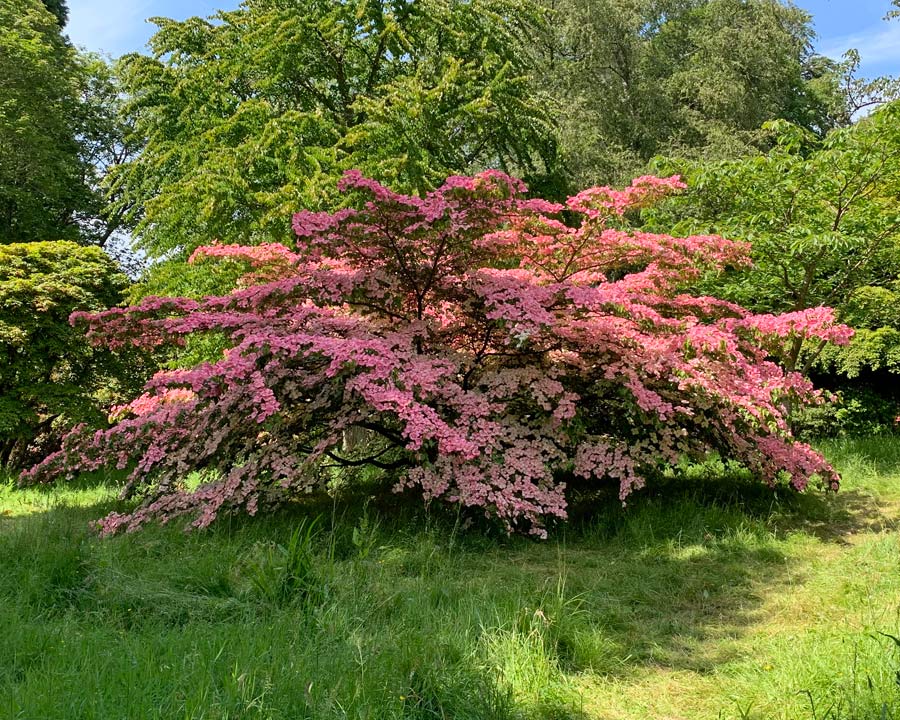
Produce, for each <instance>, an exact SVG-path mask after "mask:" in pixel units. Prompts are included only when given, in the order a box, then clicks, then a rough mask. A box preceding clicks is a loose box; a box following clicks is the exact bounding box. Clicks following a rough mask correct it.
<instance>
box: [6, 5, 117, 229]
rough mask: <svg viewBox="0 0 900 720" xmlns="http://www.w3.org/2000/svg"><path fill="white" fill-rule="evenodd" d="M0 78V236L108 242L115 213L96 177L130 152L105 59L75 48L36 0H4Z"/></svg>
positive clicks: (115, 216) (63, 8) (56, 7)
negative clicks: (124, 151) (110, 212)
mask: <svg viewBox="0 0 900 720" xmlns="http://www.w3.org/2000/svg"><path fill="white" fill-rule="evenodd" d="M53 7H54V8H55V9H56V11H58V12H63V13H64V11H65V5H64V4H63V3H57V4H55V5H54V6H53ZM0 87H2V95H0V243H8V242H30V241H40V240H57V239H69V240H79V241H82V242H87V243H95V244H103V243H105V242H106V240H107V239H108V238H109V237H110V235H111V234H112V233H113V232H114V231H115V229H116V228H117V227H118V224H119V219H120V218H119V217H118V216H117V215H116V214H115V213H113V214H108V213H107V212H106V208H105V198H104V193H103V191H102V190H101V188H100V184H101V180H102V177H103V175H104V174H105V172H106V171H107V169H108V168H109V167H110V166H112V165H113V164H115V163H117V162H120V161H121V160H123V159H124V158H125V157H126V156H127V153H123V148H125V147H127V146H126V145H125V144H124V140H123V132H124V128H123V126H122V123H121V121H120V120H119V119H118V117H117V105H118V91H117V89H116V86H115V82H114V77H113V74H112V71H111V69H110V67H109V66H108V64H107V63H106V62H105V61H104V60H103V59H101V58H100V57H98V56H96V55H90V54H81V53H78V52H76V51H75V49H74V48H73V47H72V46H71V45H70V44H69V42H68V41H67V40H66V38H65V37H63V35H62V34H61V28H60V22H58V17H57V16H54V15H53V14H51V12H50V11H49V10H48V9H47V8H45V6H44V5H43V4H42V3H41V2H40V0H5V1H4V2H3V3H0Z"/></svg>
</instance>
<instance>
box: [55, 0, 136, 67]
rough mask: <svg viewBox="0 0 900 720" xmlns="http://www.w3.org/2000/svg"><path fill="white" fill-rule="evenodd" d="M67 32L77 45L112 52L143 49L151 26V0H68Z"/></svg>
mask: <svg viewBox="0 0 900 720" xmlns="http://www.w3.org/2000/svg"><path fill="white" fill-rule="evenodd" d="M68 4H69V23H68V25H67V26H66V33H67V34H68V36H69V38H70V39H71V40H72V42H73V43H74V44H75V45H79V46H83V47H85V48H87V49H88V50H97V51H103V52H106V53H109V54H111V55H121V54H123V53H126V52H131V51H134V50H140V49H141V48H142V46H143V44H144V43H145V42H146V41H147V38H148V37H149V36H150V34H151V32H152V29H153V28H151V26H149V25H148V24H147V23H146V22H145V19H146V18H147V17H148V16H150V15H152V14H153V13H152V12H149V5H150V3H149V0H69V3H68Z"/></svg>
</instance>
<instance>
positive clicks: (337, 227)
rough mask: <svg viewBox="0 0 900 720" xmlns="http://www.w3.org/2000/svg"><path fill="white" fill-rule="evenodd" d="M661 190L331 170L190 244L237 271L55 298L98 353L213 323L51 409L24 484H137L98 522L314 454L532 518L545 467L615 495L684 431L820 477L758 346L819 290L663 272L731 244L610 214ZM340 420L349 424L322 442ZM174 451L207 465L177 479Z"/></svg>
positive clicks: (252, 507)
mask: <svg viewBox="0 0 900 720" xmlns="http://www.w3.org/2000/svg"><path fill="white" fill-rule="evenodd" d="M682 187H684V186H683V183H681V181H680V180H679V179H678V178H663V179H661V178H653V177H644V178H639V179H638V180H635V181H634V183H633V184H632V185H631V186H630V187H629V188H626V189H625V190H614V189H612V188H591V189H589V190H585V191H584V192H581V193H579V194H578V195H576V196H575V197H573V198H570V199H569V200H568V202H567V203H566V204H565V205H563V204H558V203H552V202H548V201H544V200H539V199H526V198H525V197H524V192H525V188H524V186H523V185H522V184H521V182H520V181H518V180H515V179H513V178H511V177H508V176H507V175H504V174H503V173H500V172H496V171H490V172H486V173H482V174H481V175H477V176H475V177H453V178H449V179H448V180H447V182H446V183H445V184H444V185H443V186H441V187H439V188H438V189H436V190H434V191H433V192H430V193H428V194H427V195H425V196H424V197H416V196H406V195H400V194H397V193H394V192H392V191H391V190H389V189H387V188H385V187H383V186H382V185H380V184H378V183H377V182H375V181H373V180H370V179H368V178H365V177H363V176H362V175H361V174H360V173H358V172H350V173H347V175H346V176H345V177H344V179H343V180H342V181H341V188H342V189H343V190H344V191H346V192H349V193H351V194H352V197H353V201H354V203H355V205H354V207H352V208H348V209H344V210H341V211H339V212H336V213H312V212H306V211H304V212H301V213H299V214H297V215H296V216H295V218H294V223H293V227H294V230H295V232H296V234H297V237H298V242H297V243H296V247H294V248H288V247H286V246H284V245H279V244H272V245H262V246H259V247H239V246H232V245H211V246H208V247H203V248H199V249H198V250H197V251H196V252H195V253H194V254H193V256H192V260H193V261H195V262H199V261H202V262H213V261H215V262H222V261H225V262H241V263H244V264H245V265H246V266H247V268H248V273H249V274H248V275H247V276H246V277H245V278H244V281H243V282H242V284H241V286H240V287H239V288H238V289H236V290H235V291H234V292H232V293H231V294H229V295H227V296H224V297H210V298H206V299H204V300H202V301H193V300H186V299H181V298H147V299H146V300H145V301H144V302H142V303H141V304H140V305H138V306H135V307H127V308H116V309H113V310H108V311H106V312H102V313H97V314H93V315H84V314H77V315H75V316H73V322H78V323H83V324H85V325H86V327H87V332H88V335H89V336H90V338H91V339H92V340H93V341H94V342H95V343H97V344H101V345H106V346H108V347H111V348H117V347H122V346H127V345H135V346H140V347H144V348H153V347H157V346H162V345H165V344H167V343H172V342H175V343H180V342H184V340H185V339H186V338H187V337H188V336H191V335H192V334H195V333H217V334H218V335H220V336H222V337H225V338H227V340H228V344H229V349H228V350H227V351H226V352H225V353H224V354H223V355H222V356H221V357H219V358H216V359H213V360H211V361H209V362H204V363H201V364H198V365H197V366H195V367H192V368H190V369H187V370H179V371H167V372H160V373H158V374H157V375H156V376H155V377H154V378H152V379H151V380H150V382H149V383H148V384H147V387H146V392H145V394H143V395H141V397H139V398H138V399H136V400H135V401H133V402H132V403H130V404H129V405H127V406H125V407H123V408H117V409H115V411H114V414H115V418H116V419H117V422H116V423H115V424H114V425H113V426H112V427H110V428H108V429H104V430H98V431H90V430H87V429H85V428H78V429H76V430H75V431H74V432H72V433H71V434H70V435H68V437H66V439H65V441H64V443H63V447H62V449H61V450H60V451H59V452H57V453H55V454H53V455H51V456H50V457H48V458H47V459H46V460H44V461H43V462H42V463H41V464H39V465H38V466H36V467H34V468H33V469H31V470H30V471H29V472H28V473H26V479H28V480H31V481H36V482H47V481H50V480H53V479H55V478H58V477H60V476H65V475H72V474H74V473H77V472H80V471H85V470H95V469H98V468H102V467H118V468H129V469H130V474H129V476H128V480H127V484H126V486H125V489H124V495H126V496H131V495H138V496H140V497H141V498H142V503H141V504H140V505H139V507H138V508H137V509H136V510H135V511H133V512H131V513H126V514H112V515H110V516H108V517H107V518H105V519H104V520H103V521H102V522H101V529H102V531H103V532H104V533H114V532H117V531H119V530H123V529H126V530H132V529H135V528H137V527H139V526H140V525H142V524H143V523H145V522H147V521H148V520H151V519H161V520H163V521H166V520H169V519H171V518H174V517H178V516H182V515H189V516H191V518H192V522H193V525H195V526H197V527H203V526H206V525H208V524H209V523H210V522H212V521H213V520H214V519H215V518H216V516H217V515H218V514H219V513H221V512H225V511H228V512H232V511H238V510H242V511H246V512H248V513H250V514H253V513H255V512H257V511H258V510H259V509H260V508H265V507H270V506H272V505H273V504H274V503H277V502H279V501H281V500H284V499H285V498H289V497H292V496H296V495H297V494H299V493H304V492H312V491H321V490H322V489H323V488H324V484H325V482H326V481H327V479H328V478H329V477H330V476H329V475H328V473H327V472H326V471H325V470H324V466H327V465H344V466H357V465H370V466H374V467H378V468H382V469H384V470H385V471H387V472H390V473H393V477H394V480H395V489H397V490H401V489H413V490H417V491H418V492H420V493H421V494H422V496H423V497H424V498H425V500H426V501H431V500H442V501H447V502H450V503H456V504H460V505H463V506H466V507H474V508H480V509H482V510H483V511H484V512H485V513H486V514H487V515H489V516H492V517H495V518H498V519H499V520H500V521H501V522H502V523H504V524H505V526H506V527H507V528H508V529H509V530H515V531H524V532H529V533H533V534H536V535H539V536H543V535H544V534H545V532H546V526H547V522H548V520H550V519H564V518H565V517H566V494H565V490H566V479H567V478H580V479H582V480H581V481H585V480H586V481H589V482H596V483H615V484H616V486H617V487H618V490H619V495H620V497H621V498H622V499H624V498H625V497H627V496H628V494H629V493H631V492H632V491H633V490H634V489H636V488H640V487H641V486H642V485H644V484H645V483H646V482H647V481H648V479H650V478H652V477H653V476H654V474H655V473H656V472H658V471H659V470H661V469H662V468H664V467H666V466H667V465H670V464H671V463H674V462H677V461H678V460H679V459H681V458H685V457H687V458H693V459H699V458H704V457H706V456H707V455H708V454H709V453H710V452H717V453H718V454H719V455H720V456H721V457H723V458H726V459H734V460H737V461H739V462H741V463H743V464H745V465H746V466H747V467H749V468H750V469H751V470H752V471H753V472H754V473H756V474H757V475H758V476H759V477H760V479H761V480H762V481H764V482H767V483H770V484H774V483H776V482H778V481H779V480H784V481H787V482H790V483H791V484H792V485H793V486H794V487H795V488H797V489H802V488H804V487H805V486H806V485H807V483H808V482H809V481H810V479H811V478H814V477H817V478H818V479H819V480H820V481H822V482H823V483H824V484H826V485H827V486H829V487H833V488H836V487H837V483H838V477H837V475H836V473H835V472H834V470H833V469H832V468H831V466H830V465H829V464H828V463H827V462H826V461H825V460H824V459H823V458H822V457H821V456H820V455H818V454H817V453H816V452H814V451H813V450H812V449H811V448H809V447H808V446H806V445H803V444H800V443H797V442H796V441H795V440H794V439H793V438H792V437H791V434H790V432H789V429H788V427H787V423H786V419H785V414H784V413H785V411H784V408H785V407H786V405H787V404H788V403H792V404H797V403H803V402H817V401H818V397H819V396H818V393H817V392H816V391H815V390H814V388H813V387H812V386H811V385H810V383H809V382H808V381H807V380H806V379H805V378H803V377H802V376H800V375H798V374H796V373H786V372H784V371H783V370H782V369H781V367H780V366H779V365H778V364H777V362H776V359H775V358H774V357H773V356H772V353H773V352H776V351H775V350H773V348H777V346H778V344H779V343H784V342H787V341H788V340H789V339H790V338H794V337H796V336H798V335H799V336H802V337H816V338H821V339H824V340H828V341H831V342H838V343H841V342H846V341H847V340H848V339H849V336H850V333H851V331H850V330H849V329H848V328H846V327H844V326H842V325H839V324H838V323H837V322H836V321H835V318H834V315H833V313H832V312H831V311H830V310H829V309H827V308H816V309H813V310H809V311H805V312H800V313H791V314H790V315H782V316H768V315H767V316H753V315H750V314H749V313H747V312H746V311H745V310H743V309H742V308H741V307H739V306H737V305H734V304H733V303H728V302H724V301H721V300H718V299H715V298H710V297H697V296H693V295H691V294H689V293H687V292H686V291H685V288H686V287H689V286H690V283H691V282H692V281H694V280H696V279H698V278H699V277H700V275H701V274H702V273H705V272H708V271H710V270H715V269H721V268H725V267H727V266H736V265H746V264H747V263H748V262H749V259H748V248H747V246H746V245H745V244H742V243H738V242H733V241H730V240H727V239H724V238H721V237H715V236H692V237H686V238H679V237H672V236H669V235H663V234H651V233H646V232H641V231H636V230H632V229H630V228H629V227H628V224H627V218H628V217H629V213H630V212H632V211H634V210H636V209H638V208H641V207H644V206H646V205H647V204H649V203H651V202H653V201H655V200H657V199H658V198H660V197H662V196H663V195H665V194H666V193H670V192H673V191H677V190H679V189H680V188H682ZM354 427H357V428H363V429H364V430H365V431H366V434H365V436H364V440H363V441H362V442H361V443H359V444H357V445H356V446H353V445H352V444H351V445H347V444H346V443H345V442H344V438H345V436H346V433H347V431H348V430H350V429H351V428H354ZM192 470H210V471H214V472H211V473H210V476H211V477H213V478H214V479H212V480H210V481H208V482H206V483H204V484H202V485H201V486H200V487H199V488H196V489H193V490H188V489H187V488H185V486H184V485H183V478H184V477H185V475H186V474H187V473H188V472H190V471H192Z"/></svg>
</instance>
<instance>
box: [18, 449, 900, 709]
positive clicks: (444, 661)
mask: <svg viewBox="0 0 900 720" xmlns="http://www.w3.org/2000/svg"><path fill="white" fill-rule="evenodd" d="M826 451H827V452H829V453H830V454H831V456H832V457H833V458H835V461H836V462H837V463H838V464H839V465H840V466H841V468H842V469H843V470H844V471H845V473H846V479H845V491H843V492H842V493H840V494H838V495H837V496H834V497H826V496H823V495H821V494H817V493H812V494H809V495H807V496H802V497H798V496H795V495H793V494H784V493H781V494H778V493H774V494H773V493H772V492H771V491H769V490H767V489H765V488H758V487H757V486H756V485H753V484H747V483H746V481H745V480H744V479H742V478H740V477H736V478H731V479H722V478H721V477H713V476H709V477H705V476H701V475H702V473H701V475H697V476H693V477H691V478H690V481H689V482H682V483H680V484H679V483H677V482H674V481H673V484H672V485H671V486H668V487H666V488H665V491H660V492H657V493H646V494H644V495H642V496H640V497H637V498H635V499H634V500H633V501H632V502H631V503H630V504H629V506H628V508H626V509H623V508H622V507H621V506H620V505H618V504H613V505H609V506H606V507H601V508H599V509H595V510H594V511H593V512H591V513H585V514H581V515H579V517H578V519H577V521H576V522H573V523H572V524H571V525H569V526H567V527H560V528H558V529H557V531H556V533H555V534H554V535H553V536H552V538H551V540H550V541H547V542H543V543H538V542H534V541H530V540H526V539H521V538H506V537H503V536H495V535H491V534H489V533H487V532H486V531H484V532H482V531H479V530H477V529H476V530H469V531H467V532H460V531H459V528H458V526H457V524H456V523H454V521H453V519H452V518H441V517H436V516H433V515H429V514H426V513H423V514H421V515H418V516H410V515H409V514H408V513H407V514H400V513H391V512H385V511H382V512H379V513H376V512H375V511H373V510H372V509H371V508H368V509H366V508H363V507H359V508H344V509H342V510H340V511H336V509H335V508H333V507H332V508H309V509H294V510H289V511H285V512H284V513H281V514H279V515H278V516H275V517H268V518H262V519H256V520H241V519H233V520H227V519H226V520H224V521H222V522H220V523H218V524H217V525H215V526H214V527H212V528H210V529H209V530H207V531H204V532H194V533H185V532H183V531H182V530H181V529H180V528H178V527H150V528H147V529H146V530H144V531H142V532H140V533H136V534H133V535H127V536H124V537H117V538H112V539H109V540H104V541H101V540H98V539H97V538H96V537H95V535H94V534H93V532H92V531H91V530H90V528H89V521H90V520H92V519H95V518H96V517H97V516H98V515H99V514H101V513H103V512H106V511H107V510H108V509H110V508H112V507H114V506H115V501H114V500H112V499H111V491H110V489H108V488H107V487H106V486H105V485H103V484H102V483H98V484H96V485H95V486H91V487H82V488H80V489H77V490H76V489H72V490H66V489H53V490H50V491H38V490H27V491H22V490H14V489H12V488H11V487H10V486H9V485H8V484H7V485H2V484H0V629H2V636H0V717H2V718H27V719H29V720H30V719H34V720H44V719H46V720H52V719H55V718H60V719H62V718H65V719H66V720H70V719H75V718H98V719H99V718H104V719H109V718H123V719H125V718H127V719H128V720H133V719H136V718H161V719H162V718H166V719H169V718H172V719H179V720H181V719H188V718H191V719H196V720H200V719H201V718H202V719H204V720H213V719H216V720H219V719H221V720H224V719H226V718H230V719H237V718H241V719H244V718H266V719H267V720H272V719H276V718H284V719H288V718H290V719H292V720H293V719H294V718H372V719H375V718H379V719H380V718H397V719H399V718H473V719H474V718H477V719H479V720H481V719H485V718H488V719H489V718H508V719H524V718H547V719H550V718H557V719H566V718H572V719H574V718H603V719H606V718H635V719H636V718H691V720H693V719H694V718H723V719H724V718H728V719H731V718H756V719H757V720H761V719H763V718H766V719H769V718H773V719H780V720H797V719H807V718H808V719H810V720H813V719H814V720H825V719H827V720H863V719H866V720H869V719H872V720H877V719H878V718H882V717H883V718H898V717H900V694H898V691H900V687H898V685H897V677H896V673H897V671H898V670H900V655H898V648H897V647H896V646H895V644H894V642H893V641H892V640H891V638H889V637H887V636H886V635H881V634H879V632H881V633H886V634H889V635H894V636H898V630H900V617H898V606H900V572H898V571H900V543H898V535H897V531H896V528H897V520H898V518H900V513H898V512H897V508H898V505H900V447H898V443H896V442H892V441H890V440H866V441H860V442H855V443H852V442H847V441H843V442H841V443H832V444H829V445H827V446H826Z"/></svg>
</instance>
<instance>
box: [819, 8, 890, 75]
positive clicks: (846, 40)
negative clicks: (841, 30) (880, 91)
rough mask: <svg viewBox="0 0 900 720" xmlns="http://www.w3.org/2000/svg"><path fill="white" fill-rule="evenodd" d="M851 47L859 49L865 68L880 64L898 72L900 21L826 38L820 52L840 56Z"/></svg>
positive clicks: (888, 69)
mask: <svg viewBox="0 0 900 720" xmlns="http://www.w3.org/2000/svg"><path fill="white" fill-rule="evenodd" d="M850 48H856V49H857V50H859V55H860V59H861V61H862V65H863V67H864V68H865V67H875V66H878V67H879V68H881V69H882V70H884V71H891V72H893V73H897V72H898V70H900V22H897V21H894V22H891V23H879V24H878V25H873V26H872V27H870V28H868V29H867V30H863V31H861V32H858V33H852V34H850V35H845V36H843V37H834V38H824V39H823V41H822V43H821V46H820V47H819V52H820V53H822V54H823V55H827V56H828V57H833V58H839V57H840V56H841V55H843V53H845V52H846V51H847V50H849V49H850Z"/></svg>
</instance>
